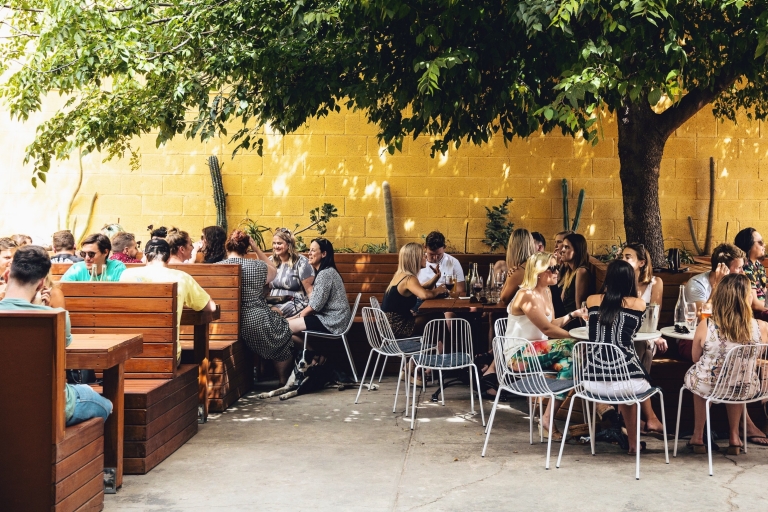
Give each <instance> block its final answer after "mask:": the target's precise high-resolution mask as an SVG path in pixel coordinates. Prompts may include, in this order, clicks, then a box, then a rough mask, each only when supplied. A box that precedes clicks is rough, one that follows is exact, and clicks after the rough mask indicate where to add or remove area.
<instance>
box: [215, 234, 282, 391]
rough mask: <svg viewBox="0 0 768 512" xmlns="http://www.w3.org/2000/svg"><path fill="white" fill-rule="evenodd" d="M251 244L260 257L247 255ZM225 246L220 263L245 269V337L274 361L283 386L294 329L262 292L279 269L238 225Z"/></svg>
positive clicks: (242, 319)
mask: <svg viewBox="0 0 768 512" xmlns="http://www.w3.org/2000/svg"><path fill="white" fill-rule="evenodd" d="M206 229H208V228H206ZM219 229H221V228H219ZM249 248H250V249H251V250H253V252H254V253H256V255H257V256H258V258H259V259H258V260H253V259H248V258H246V257H245V255H246V254H247V253H248V249H249ZM226 250H227V258H226V259H224V260H222V261H219V262H218V263H234V264H237V265H240V267H241V268H242V272H243V276H242V289H241V292H240V333H241V336H242V338H243V341H245V344H246V345H247V346H248V348H249V349H251V350H252V351H253V352H254V353H256V354H258V355H259V356H260V357H263V358H264V359H271V360H272V361H273V363H274V365H275V370H276V371H277V375H278V377H279V378H280V385H281V386H283V385H285V383H286V382H287V381H288V375H289V374H290V371H291V365H292V363H293V361H292V352H291V350H292V349H293V342H292V340H291V330H290V328H289V327H288V321H287V320H286V319H285V318H283V317H282V316H280V314H279V313H277V312H276V311H273V310H272V309H271V308H270V307H269V305H268V304H267V301H266V300H264V297H263V296H262V291H263V290H264V286H265V285H266V284H267V283H269V282H271V281H272V280H273V279H274V278H275V275H276V274H277V270H276V269H275V266H274V265H273V264H272V262H271V261H269V258H267V256H266V255H265V254H264V253H263V252H261V249H259V246H258V245H256V243H255V242H254V241H253V240H252V239H251V237H249V236H248V235H246V234H245V233H244V232H243V231H240V230H239V229H236V230H235V231H233V232H232V234H231V235H229V238H228V239H227V242H226Z"/></svg>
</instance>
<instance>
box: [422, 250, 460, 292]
mask: <svg viewBox="0 0 768 512" xmlns="http://www.w3.org/2000/svg"><path fill="white" fill-rule="evenodd" d="M430 266H434V263H430V262H427V266H426V267H424V268H423V269H421V270H419V275H418V278H419V282H420V283H422V284H423V283H426V282H427V281H429V280H430V279H432V278H433V277H435V273H434V272H432V269H431V268H429V267H430ZM439 266H440V272H441V273H442V276H440V279H438V280H437V283H435V286H440V285H441V284H445V275H446V274H456V282H457V283H463V282H464V270H463V269H462V268H461V263H459V260H457V259H456V258H454V257H453V256H451V255H450V254H448V253H443V259H442V260H440V263H439Z"/></svg>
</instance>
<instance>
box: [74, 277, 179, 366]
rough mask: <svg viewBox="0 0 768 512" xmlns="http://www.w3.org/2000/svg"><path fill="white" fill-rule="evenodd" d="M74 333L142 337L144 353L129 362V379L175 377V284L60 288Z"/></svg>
mask: <svg viewBox="0 0 768 512" xmlns="http://www.w3.org/2000/svg"><path fill="white" fill-rule="evenodd" d="M59 286H61V290H62V291H63V292H64V297H65V298H66V307H67V310H68V311H69V318H70V322H71V323H72V332H73V333H76V334H107V333H121V334H124V333H125V334H127V333H130V334H143V335H144V352H143V353H141V354H140V355H138V356H136V357H133V358H131V359H129V360H128V361H126V363H125V378H127V379H171V378H173V377H174V376H175V375H176V368H177V365H176V350H177V347H176V338H177V326H176V294H177V292H176V289H177V287H178V285H177V284H176V283H96V282H94V283H87V282H84V283H76V282H64V283H60V284H59Z"/></svg>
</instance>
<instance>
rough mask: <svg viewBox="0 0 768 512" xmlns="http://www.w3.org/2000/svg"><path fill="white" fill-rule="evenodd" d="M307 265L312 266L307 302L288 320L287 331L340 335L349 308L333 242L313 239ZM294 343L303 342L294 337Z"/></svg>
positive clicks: (346, 323)
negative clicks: (312, 272)
mask: <svg viewBox="0 0 768 512" xmlns="http://www.w3.org/2000/svg"><path fill="white" fill-rule="evenodd" d="M308 256H309V258H308V259H309V264H310V265H312V268H314V269H315V283H314V287H313V289H312V295H311V296H310V297H309V305H307V307H305V308H304V309H302V310H301V312H299V314H298V315H296V316H294V317H292V318H290V319H289V323H290V327H291V332H293V333H294V334H297V333H300V332H303V331H317V332H327V333H332V334H341V333H342V332H344V330H345V329H346V328H347V325H348V324H349V319H350V316H352V311H351V309H350V307H349V302H348V301H347V291H346V290H345V289H344V281H342V279H341V275H339V272H338V271H337V270H336V263H335V262H334V259H333V244H331V242H330V241H329V240H326V239H325V238H315V239H314V240H312V243H311V244H310V245H309V254H308ZM294 340H295V341H296V342H297V343H304V340H303V339H300V338H299V337H298V336H296V337H295V338H294Z"/></svg>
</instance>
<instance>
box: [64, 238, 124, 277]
mask: <svg viewBox="0 0 768 512" xmlns="http://www.w3.org/2000/svg"><path fill="white" fill-rule="evenodd" d="M111 250H112V243H111V242H110V241H109V238H107V237H106V236H104V235H102V234H101V233H94V234H92V235H88V236H87V237H86V238H85V240H83V245H82V247H81V250H80V256H82V257H83V258H85V261H81V262H79V263H75V264H74V265H72V266H71V267H69V270H67V271H66V272H65V273H64V275H63V276H61V280H62V281H119V280H120V274H122V273H123V271H124V270H125V265H124V264H123V263H122V262H121V261H117V260H108V259H107V258H108V257H109V251H111Z"/></svg>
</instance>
